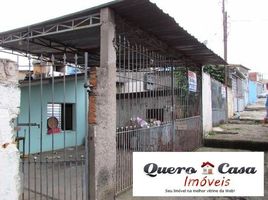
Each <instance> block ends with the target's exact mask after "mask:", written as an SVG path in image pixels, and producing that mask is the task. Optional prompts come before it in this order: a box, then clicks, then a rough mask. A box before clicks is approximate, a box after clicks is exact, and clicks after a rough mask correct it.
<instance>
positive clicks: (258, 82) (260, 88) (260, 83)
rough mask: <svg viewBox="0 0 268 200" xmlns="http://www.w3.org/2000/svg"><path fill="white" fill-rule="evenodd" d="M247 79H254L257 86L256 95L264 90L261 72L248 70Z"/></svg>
mask: <svg viewBox="0 0 268 200" xmlns="http://www.w3.org/2000/svg"><path fill="white" fill-rule="evenodd" d="M249 80H251V81H254V82H255V83H256V87H257V96H258V95H259V94H261V93H263V92H264V91H265V84H264V82H263V80H264V79H263V74H261V73H259V72H250V73H249Z"/></svg>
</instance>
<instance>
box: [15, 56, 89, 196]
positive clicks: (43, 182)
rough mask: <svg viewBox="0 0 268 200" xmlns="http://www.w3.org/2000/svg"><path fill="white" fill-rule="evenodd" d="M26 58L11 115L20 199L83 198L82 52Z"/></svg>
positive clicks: (85, 122) (85, 123) (84, 119)
mask: <svg viewBox="0 0 268 200" xmlns="http://www.w3.org/2000/svg"><path fill="white" fill-rule="evenodd" d="M78 59H80V60H82V59H83V60H84V64H83V65H78V64H77V63H78ZM28 60H29V66H27V67H26V69H25V70H22V71H24V73H25V74H23V76H24V78H23V80H20V84H19V85H20V88H21V106H20V114H19V117H18V121H17V125H18V127H19V129H18V132H17V141H18V148H19V150H20V152H21V166H20V168H21V172H22V178H23V179H22V182H23V189H22V195H21V199H22V200H28V199H57V200H60V199H62V200H67V199H79V200H80V199H81V200H83V199H87V198H86V197H87V188H88V187H87V181H88V179H87V177H88V176H87V170H85V169H87V168H88V167H87V165H88V154H87V152H88V147H87V142H86V140H85V138H87V132H88V120H87V116H88V113H87V110H88V95H87V88H86V87H84V86H87V85H88V84H87V82H88V81H87V80H88V78H87V76H88V67H87V66H88V54H87V53H85V54H79V55H78V54H75V55H71V54H68V56H67V55H65V54H63V55H59V54H57V55H51V57H50V58H48V57H43V56H40V57H28ZM80 63H81V62H80ZM23 76H22V77H23Z"/></svg>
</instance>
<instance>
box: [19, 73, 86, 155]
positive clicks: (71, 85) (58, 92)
mask: <svg viewBox="0 0 268 200" xmlns="http://www.w3.org/2000/svg"><path fill="white" fill-rule="evenodd" d="M39 82H40V81H38V83H34V82H33V83H32V87H31V98H30V100H29V97H28V94H29V93H28V91H29V87H28V86H23V87H21V104H20V109H21V113H20V115H19V118H18V120H19V123H29V118H28V117H29V103H30V107H31V112H30V113H31V123H37V124H40V125H41V117H42V120H43V127H42V129H41V128H39V127H37V126H32V127H31V132H30V135H29V129H28V127H27V126H26V127H25V126H22V127H21V130H20V131H19V133H18V134H19V136H25V138H26V142H25V144H26V145H25V153H26V154H31V153H37V152H40V146H41V144H40V140H41V136H42V151H50V150H52V137H54V149H62V148H63V147H64V132H63V131H62V132H60V133H55V134H53V135H52V134H48V133H47V132H48V128H47V118H48V117H47V104H48V103H51V102H52V84H51V83H46V84H43V98H42V100H41V99H40V84H39ZM83 85H84V80H82V78H80V79H78V84H77V95H78V98H77V99H78V101H77V104H75V80H74V77H73V79H72V80H70V79H66V96H65V101H66V103H72V104H74V105H73V108H74V109H73V120H74V121H73V123H74V125H75V124H76V125H77V130H73V131H65V136H66V139H65V142H66V144H65V145H66V147H71V146H75V141H76V138H75V137H76V136H77V145H81V144H83V143H84V137H85V109H84V107H85V96H84V86H83ZM54 102H55V103H63V102H64V92H63V83H62V80H61V82H58V83H55V92H54ZM41 105H42V106H43V112H42V114H41ZM73 129H74V127H73ZM29 137H30V141H31V145H30V149H29ZM22 150H23V145H22V142H21V143H20V151H22Z"/></svg>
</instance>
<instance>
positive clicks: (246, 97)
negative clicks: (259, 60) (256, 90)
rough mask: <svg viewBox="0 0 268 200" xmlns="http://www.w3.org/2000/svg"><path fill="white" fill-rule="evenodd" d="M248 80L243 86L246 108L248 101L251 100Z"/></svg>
mask: <svg viewBox="0 0 268 200" xmlns="http://www.w3.org/2000/svg"><path fill="white" fill-rule="evenodd" d="M248 81H249V80H248V79H247V78H246V79H245V80H244V81H243V86H244V108H243V109H245V107H246V106H247V105H248V103H249V102H248V99H249V86H248Z"/></svg>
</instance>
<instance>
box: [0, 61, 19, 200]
mask: <svg viewBox="0 0 268 200" xmlns="http://www.w3.org/2000/svg"><path fill="white" fill-rule="evenodd" d="M0 94H1V98H0V177H1V180H0V199H1V200H16V199H18V198H19V193H20V175H19V156H20V155H19V151H18V149H17V147H16V143H15V141H14V139H15V133H16V132H15V122H16V117H17V115H18V113H19V109H18V107H19V104H20V89H19V88H18V86H17V64H16V63H14V62H12V61H9V60H4V59H0Z"/></svg>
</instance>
